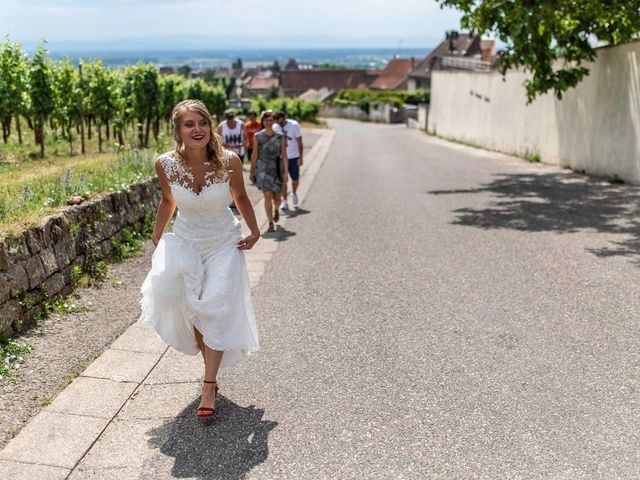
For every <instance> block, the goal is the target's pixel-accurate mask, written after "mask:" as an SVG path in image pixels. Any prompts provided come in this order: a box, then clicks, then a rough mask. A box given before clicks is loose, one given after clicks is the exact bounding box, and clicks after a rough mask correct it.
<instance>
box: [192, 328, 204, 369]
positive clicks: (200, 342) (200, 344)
mask: <svg viewBox="0 0 640 480" xmlns="http://www.w3.org/2000/svg"><path fill="white" fill-rule="evenodd" d="M193 331H194V332H195V333H196V342H198V348H199V349H200V353H201V354H202V360H204V363H205V364H206V363H207V359H206V358H205V356H204V340H202V334H201V333H200V332H199V331H198V329H197V328H196V327H193Z"/></svg>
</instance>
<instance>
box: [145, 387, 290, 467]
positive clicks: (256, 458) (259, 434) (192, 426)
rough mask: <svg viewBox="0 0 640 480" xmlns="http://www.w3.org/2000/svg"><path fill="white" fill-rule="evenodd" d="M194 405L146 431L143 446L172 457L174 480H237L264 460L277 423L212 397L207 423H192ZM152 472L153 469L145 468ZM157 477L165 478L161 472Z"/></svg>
mask: <svg viewBox="0 0 640 480" xmlns="http://www.w3.org/2000/svg"><path fill="white" fill-rule="evenodd" d="M198 403H199V400H195V401H194V402H193V403H191V405H189V406H188V407H187V408H186V409H185V410H183V411H182V412H181V413H180V415H179V416H178V417H176V418H174V419H172V420H170V421H168V422H167V423H165V424H164V425H163V426H161V427H158V428H154V429H152V430H150V431H149V432H148V434H149V435H150V436H151V439H150V440H149V443H150V444H151V445H153V446H154V447H156V448H159V449H160V451H161V452H162V453H163V454H165V455H168V456H170V457H174V458H175V463H174V466H173V468H172V469H171V474H172V476H173V477H175V478H198V479H202V480H214V479H216V480H217V479H241V478H245V476H246V474H247V473H248V472H249V471H250V470H251V469H252V468H254V467H255V466H257V465H259V464H261V463H262V462H264V461H265V460H266V459H267V457H268V455H269V447H268V436H269V432H271V430H273V429H274V428H275V427H276V426H277V425H278V423H277V422H273V421H269V420H263V418H262V417H263V415H264V410H261V409H259V408H256V407H254V406H253V405H250V406H248V407H246V408H245V407H240V406H238V405H236V404H235V403H233V402H232V401H230V400H228V399H226V398H225V397H223V396H218V401H217V402H216V403H217V408H218V412H217V413H216V415H215V417H214V418H213V419H201V418H197V417H196V416H195V414H194V412H195V410H196V408H197V406H198ZM146 468H147V469H151V470H153V465H146ZM156 473H163V475H165V476H166V472H156Z"/></svg>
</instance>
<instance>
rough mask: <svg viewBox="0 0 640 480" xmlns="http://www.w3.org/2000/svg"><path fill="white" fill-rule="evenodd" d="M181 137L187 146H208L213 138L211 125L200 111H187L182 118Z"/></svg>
mask: <svg viewBox="0 0 640 480" xmlns="http://www.w3.org/2000/svg"><path fill="white" fill-rule="evenodd" d="M180 139H181V140H182V143H183V144H184V146H185V147H186V148H203V147H206V146H207V144H208V143H209V140H210V139H211V126H210V125H209V122H207V119H206V118H204V117H203V116H202V115H200V114H199V113H198V112H189V111H188V112H186V113H185V114H184V115H183V116H182V119H181V120H180Z"/></svg>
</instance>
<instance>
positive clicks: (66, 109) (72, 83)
mask: <svg viewBox="0 0 640 480" xmlns="http://www.w3.org/2000/svg"><path fill="white" fill-rule="evenodd" d="M52 80H53V81H52V90H53V95H54V101H55V109H54V110H53V114H52V115H53V118H54V119H55V121H56V122H57V123H58V124H59V125H60V126H61V127H62V131H63V136H64V137H66V139H67V141H68V142H69V155H72V154H73V136H72V134H71V127H72V126H73V124H74V123H76V124H77V123H79V122H80V121H81V114H82V101H83V93H84V92H82V91H81V90H80V75H79V74H78V72H76V70H75V68H74V66H73V65H72V64H71V62H70V61H69V59H68V58H65V59H63V60H61V61H60V62H58V64H57V65H54V66H53V68H52Z"/></svg>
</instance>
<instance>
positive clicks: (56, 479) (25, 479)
mask: <svg viewBox="0 0 640 480" xmlns="http://www.w3.org/2000/svg"><path fill="white" fill-rule="evenodd" d="M70 472H71V470H70V469H68V468H62V467H52V466H49V465H33V464H31V463H20V462H12V461H9V460H0V478H4V479H7V480H64V479H65V478H67V475H69V473H70Z"/></svg>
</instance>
